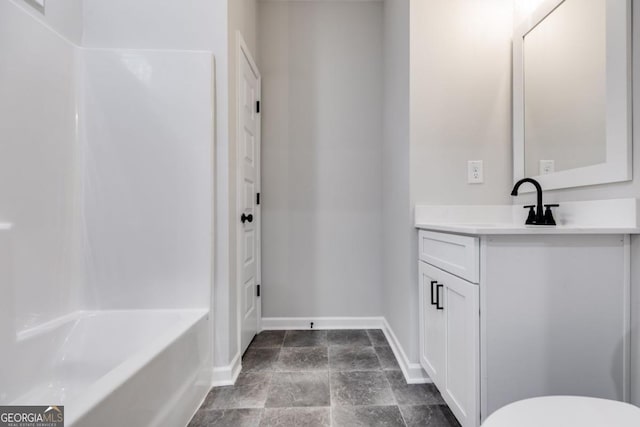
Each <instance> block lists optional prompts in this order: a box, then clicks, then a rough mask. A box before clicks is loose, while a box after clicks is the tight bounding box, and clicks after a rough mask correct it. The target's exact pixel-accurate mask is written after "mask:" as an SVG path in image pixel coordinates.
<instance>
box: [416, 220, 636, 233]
mask: <svg viewBox="0 0 640 427" xmlns="http://www.w3.org/2000/svg"><path fill="white" fill-rule="evenodd" d="M416 228H419V229H421V230H431V231H442V232H447V233H456V234H474V235H515V234H640V228H632V227H589V226H565V225H559V226H556V227H552V226H551V227H550V226H533V225H532V226H524V225H522V226H518V225H514V224H463V223H460V224H453V223H444V224H436V223H417V224H416Z"/></svg>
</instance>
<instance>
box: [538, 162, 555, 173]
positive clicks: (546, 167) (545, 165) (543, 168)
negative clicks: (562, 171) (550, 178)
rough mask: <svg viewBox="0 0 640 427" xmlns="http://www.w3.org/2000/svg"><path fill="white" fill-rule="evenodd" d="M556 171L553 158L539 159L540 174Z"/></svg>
mask: <svg viewBox="0 0 640 427" xmlns="http://www.w3.org/2000/svg"><path fill="white" fill-rule="evenodd" d="M555 171H556V162H555V160H540V175H548V174H550V173H553V172H555Z"/></svg>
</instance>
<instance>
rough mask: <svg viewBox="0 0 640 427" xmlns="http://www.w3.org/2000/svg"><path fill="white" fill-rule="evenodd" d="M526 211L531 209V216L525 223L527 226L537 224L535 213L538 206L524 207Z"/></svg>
mask: <svg viewBox="0 0 640 427" xmlns="http://www.w3.org/2000/svg"><path fill="white" fill-rule="evenodd" d="M523 207H524V209H529V215H528V216H527V220H526V221H525V224H527V225H532V224H535V223H536V212H535V211H534V209H535V207H536V205H527V206H523Z"/></svg>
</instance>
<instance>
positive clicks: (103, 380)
mask: <svg viewBox="0 0 640 427" xmlns="http://www.w3.org/2000/svg"><path fill="white" fill-rule="evenodd" d="M131 312H135V313H141V312H148V313H149V314H151V313H154V314H158V313H166V314H169V313H171V314H175V313H179V314H188V315H189V316H188V317H187V319H185V320H184V323H181V324H180V325H176V326H175V327H172V328H169V329H168V330H167V331H166V332H164V333H161V334H159V335H158V336H156V337H155V338H152V339H151V340H150V342H149V343H148V344H147V345H145V346H143V348H142V349H140V350H139V351H137V352H135V353H134V354H132V355H131V356H130V357H128V358H127V359H125V360H124V361H123V362H122V363H120V364H118V365H116V366H114V367H113V369H111V370H110V371H109V372H108V373H106V374H105V375H103V376H102V377H100V378H99V379H98V380H97V381H95V382H94V383H92V384H91V385H90V386H89V387H88V388H87V389H85V390H84V392H83V393H82V394H81V395H79V396H78V397H76V398H75V399H72V400H71V401H70V402H65V425H68V426H73V425H74V423H76V422H77V421H78V420H80V419H81V418H82V417H84V416H85V415H86V414H87V413H88V412H90V411H91V410H93V409H94V408H96V407H97V406H98V405H100V404H101V403H102V402H103V401H104V400H106V399H107V397H109V396H110V395H111V394H112V393H113V392H115V391H116V390H117V389H118V388H120V387H121V386H122V385H123V384H125V383H126V382H127V380H129V379H130V378H131V377H133V376H134V375H136V374H137V373H138V372H140V371H141V370H142V369H143V368H144V367H146V366H147V365H149V363H151V362H152V361H153V360H154V359H155V358H156V357H158V356H159V355H160V354H162V353H163V352H164V351H165V350H166V349H167V348H169V347H170V346H171V345H173V344H174V343H175V342H176V341H177V340H178V338H180V337H181V336H182V335H184V333H186V332H187V331H189V330H190V329H192V328H193V327H194V326H195V325H196V324H198V323H199V322H201V321H202V320H203V319H206V320H207V321H208V320H209V313H210V312H209V309H208V308H206V309H205V308H202V309H151V310H135V309H132V310H96V311H86V312H84V313H85V314H88V315H99V314H102V313H109V314H111V313H131Z"/></svg>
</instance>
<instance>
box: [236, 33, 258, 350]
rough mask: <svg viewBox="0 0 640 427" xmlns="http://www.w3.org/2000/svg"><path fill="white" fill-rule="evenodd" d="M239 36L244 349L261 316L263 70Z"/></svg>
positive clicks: (239, 182) (240, 251)
mask: <svg viewBox="0 0 640 427" xmlns="http://www.w3.org/2000/svg"><path fill="white" fill-rule="evenodd" d="M238 40H239V43H238V55H239V61H238V81H237V83H238V90H237V96H238V100H237V101H238V135H237V141H238V218H237V221H238V225H239V230H240V232H239V234H238V236H239V239H238V253H239V258H238V264H239V269H238V270H239V280H238V285H239V287H240V289H238V295H239V309H240V324H241V325H240V344H241V350H242V352H243V353H244V351H245V350H246V349H247V347H248V346H249V344H250V343H251V340H252V339H253V337H254V336H255V335H256V333H257V331H258V319H259V317H260V298H259V296H258V290H257V289H258V285H259V280H260V211H259V205H258V203H257V195H258V193H259V191H260V114H259V111H258V108H259V104H258V101H259V100H260V74H259V72H258V69H257V68H256V66H255V62H254V61H253V59H252V58H251V54H250V53H249V51H248V49H247V47H246V45H245V44H244V42H243V41H242V39H241V36H240V35H239V34H238Z"/></svg>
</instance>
